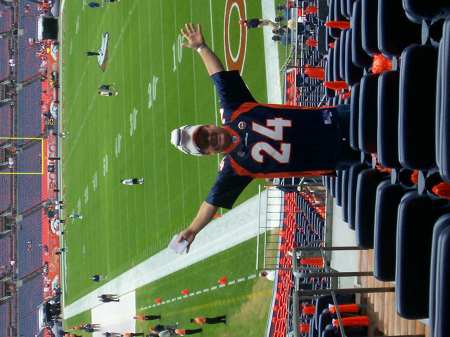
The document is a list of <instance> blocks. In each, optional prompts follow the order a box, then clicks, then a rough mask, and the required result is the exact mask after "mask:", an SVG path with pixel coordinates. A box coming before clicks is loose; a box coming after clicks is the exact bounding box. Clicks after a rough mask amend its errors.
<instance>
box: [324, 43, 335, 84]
mask: <svg viewBox="0 0 450 337" xmlns="http://www.w3.org/2000/svg"><path fill="white" fill-rule="evenodd" d="M327 58H328V60H327V67H326V72H325V80H326V81H331V82H332V81H334V49H331V48H330V49H329V50H328V56H327Z"/></svg>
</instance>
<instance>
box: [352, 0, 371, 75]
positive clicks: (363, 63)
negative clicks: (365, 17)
mask: <svg viewBox="0 0 450 337" xmlns="http://www.w3.org/2000/svg"><path fill="white" fill-rule="evenodd" d="M361 16H362V14H361V0H356V1H355V2H354V3H353V15H352V20H351V27H352V31H353V32H352V62H353V64H354V65H356V66H358V67H361V68H368V67H370V66H371V64H372V58H371V57H370V56H369V55H367V53H366V52H365V51H364V49H363V47H362V33H361Z"/></svg>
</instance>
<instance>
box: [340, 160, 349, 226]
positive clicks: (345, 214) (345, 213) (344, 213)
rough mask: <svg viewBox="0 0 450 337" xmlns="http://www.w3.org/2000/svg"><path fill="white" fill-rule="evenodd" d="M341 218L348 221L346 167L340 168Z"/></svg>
mask: <svg viewBox="0 0 450 337" xmlns="http://www.w3.org/2000/svg"><path fill="white" fill-rule="evenodd" d="M341 187H342V192H341V193H342V195H341V198H342V202H341V204H342V220H343V221H344V222H348V193H347V191H348V169H346V170H342V184H341Z"/></svg>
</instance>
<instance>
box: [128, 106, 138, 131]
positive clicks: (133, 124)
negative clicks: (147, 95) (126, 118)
mask: <svg viewBox="0 0 450 337" xmlns="http://www.w3.org/2000/svg"><path fill="white" fill-rule="evenodd" d="M137 114H138V110H137V109H136V108H134V109H133V111H132V112H131V113H130V136H133V134H134V132H135V131H136V127H137V125H136V123H137V122H136V121H137V119H136V117H137Z"/></svg>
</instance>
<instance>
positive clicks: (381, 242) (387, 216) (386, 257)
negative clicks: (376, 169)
mask: <svg viewBox="0 0 450 337" xmlns="http://www.w3.org/2000/svg"><path fill="white" fill-rule="evenodd" d="M407 191H408V189H406V188H404V187H403V186H402V185H400V184H392V183H391V181H390V180H385V181H383V182H381V183H380V184H379V185H378V187H377V191H376V200H375V226H374V244H373V249H374V251H373V263H374V268H373V274H374V276H375V277H376V278H377V279H379V280H381V281H386V282H387V281H394V279H395V243H396V240H395V238H396V232H397V210H398V205H399V204H400V200H401V199H402V197H403V196H404V195H405V193H406V192H407Z"/></svg>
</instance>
